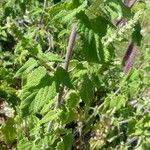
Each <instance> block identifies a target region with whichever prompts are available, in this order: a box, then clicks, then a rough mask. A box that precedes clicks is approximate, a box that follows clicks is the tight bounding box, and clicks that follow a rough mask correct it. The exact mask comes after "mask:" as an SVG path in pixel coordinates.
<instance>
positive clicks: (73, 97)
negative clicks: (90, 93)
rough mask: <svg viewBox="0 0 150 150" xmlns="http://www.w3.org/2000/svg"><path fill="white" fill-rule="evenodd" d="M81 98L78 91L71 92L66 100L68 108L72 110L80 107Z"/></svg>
mask: <svg viewBox="0 0 150 150" xmlns="http://www.w3.org/2000/svg"><path fill="white" fill-rule="evenodd" d="M79 100H80V97H79V95H78V93H77V92H76V91H73V90H71V91H70V92H69V93H68V94H67V95H66V98H65V101H66V103H67V106H68V107H69V108H70V109H72V108H75V107H76V106H78V104H79Z"/></svg>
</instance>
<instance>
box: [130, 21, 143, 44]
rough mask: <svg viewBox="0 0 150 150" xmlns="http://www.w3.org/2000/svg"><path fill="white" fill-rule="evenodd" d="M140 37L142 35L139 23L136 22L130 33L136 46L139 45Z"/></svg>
mask: <svg viewBox="0 0 150 150" xmlns="http://www.w3.org/2000/svg"><path fill="white" fill-rule="evenodd" d="M142 37H143V36H142V34H141V25H140V23H139V22H138V23H137V24H136V25H135V27H134V32H133V33H132V40H133V42H135V43H136V44H137V46H140V45H141V40H142Z"/></svg>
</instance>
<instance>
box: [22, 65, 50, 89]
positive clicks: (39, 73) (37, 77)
mask: <svg viewBox="0 0 150 150" xmlns="http://www.w3.org/2000/svg"><path fill="white" fill-rule="evenodd" d="M46 74H47V72H46V69H45V68H44V67H38V68H36V69H34V70H33V71H32V72H31V73H30V74H28V76H27V83H26V85H25V88H30V87H32V86H37V85H38V84H39V83H40V82H41V80H42V79H43V78H44V77H45V76H46Z"/></svg>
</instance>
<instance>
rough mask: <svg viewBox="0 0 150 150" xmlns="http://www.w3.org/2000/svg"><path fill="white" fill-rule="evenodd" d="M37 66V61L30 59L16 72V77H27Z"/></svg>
mask: <svg viewBox="0 0 150 150" xmlns="http://www.w3.org/2000/svg"><path fill="white" fill-rule="evenodd" d="M37 66H38V63H37V61H36V60H35V59H33V58H29V60H28V61H27V62H26V63H25V64H24V65H23V66H22V67H21V68H20V69H19V70H18V71H17V72H16V74H15V76H14V77H15V78H16V77H19V76H21V75H27V74H28V73H30V72H31V71H32V70H33V69H34V68H35V67H37Z"/></svg>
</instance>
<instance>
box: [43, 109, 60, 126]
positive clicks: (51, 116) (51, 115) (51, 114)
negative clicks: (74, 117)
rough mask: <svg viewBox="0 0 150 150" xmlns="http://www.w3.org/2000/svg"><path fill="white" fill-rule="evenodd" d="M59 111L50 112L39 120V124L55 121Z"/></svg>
mask: <svg viewBox="0 0 150 150" xmlns="http://www.w3.org/2000/svg"><path fill="white" fill-rule="evenodd" d="M60 113H61V111H60V110H50V111H49V112H48V113H47V114H46V115H45V116H44V117H43V118H42V120H40V124H43V123H47V122H49V121H52V120H56V119H57V118H58V117H59V115H60Z"/></svg>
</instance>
